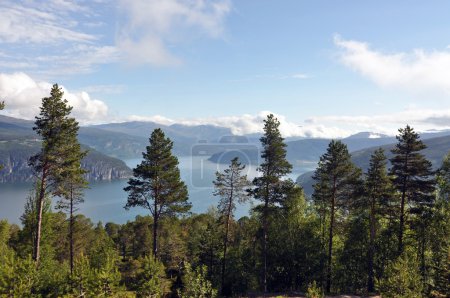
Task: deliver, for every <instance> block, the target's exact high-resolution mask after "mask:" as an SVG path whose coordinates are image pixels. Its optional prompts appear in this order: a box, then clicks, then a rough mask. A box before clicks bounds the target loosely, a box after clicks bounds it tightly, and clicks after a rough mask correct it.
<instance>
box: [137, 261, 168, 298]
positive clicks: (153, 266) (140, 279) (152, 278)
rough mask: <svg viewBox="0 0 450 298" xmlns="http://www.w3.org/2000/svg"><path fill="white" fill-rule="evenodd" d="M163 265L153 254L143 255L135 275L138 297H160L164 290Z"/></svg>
mask: <svg viewBox="0 0 450 298" xmlns="http://www.w3.org/2000/svg"><path fill="white" fill-rule="evenodd" d="M165 281H166V279H165V269H164V265H163V264H162V263H161V262H160V261H158V260H156V259H155V258H154V257H153V256H149V257H145V258H144V259H143V260H142V262H141V268H140V270H139V272H138V274H137V276H136V294H137V296H138V297H155V298H158V297H162V296H163V295H164V294H165V292H166V282H165Z"/></svg>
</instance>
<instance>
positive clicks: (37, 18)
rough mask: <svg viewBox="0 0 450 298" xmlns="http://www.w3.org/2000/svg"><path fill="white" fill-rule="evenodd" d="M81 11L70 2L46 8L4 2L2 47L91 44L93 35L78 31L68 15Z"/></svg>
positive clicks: (1, 7)
mask: <svg viewBox="0 0 450 298" xmlns="http://www.w3.org/2000/svg"><path fill="white" fill-rule="evenodd" d="M78 10H82V7H81V6H79V5H77V4H74V3H71V2H67V1H49V2H48V3H47V4H46V3H45V2H44V3H35V2H34V1H27V2H26V3H25V2H23V3H20V2H19V3H18V2H16V1H8V0H5V1H2V3H1V4H0V41H1V42H3V43H19V42H24V43H37V44H42V43H46V44H48V43H59V42H64V41H69V42H91V41H94V40H96V37H95V36H94V35H91V34H88V33H84V32H81V31H78V30H77V29H76V21H74V20H73V19H71V18H68V17H67V12H70V11H78Z"/></svg>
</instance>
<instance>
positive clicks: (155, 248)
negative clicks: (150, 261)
mask: <svg viewBox="0 0 450 298" xmlns="http://www.w3.org/2000/svg"><path fill="white" fill-rule="evenodd" d="M155 205H156V204H155ZM155 207H156V206H155ZM153 256H154V257H155V259H156V258H157V257H158V214H157V213H155V215H154V216H153Z"/></svg>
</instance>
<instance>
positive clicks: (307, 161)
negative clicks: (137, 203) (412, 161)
mask: <svg viewBox="0 0 450 298" xmlns="http://www.w3.org/2000/svg"><path fill="white" fill-rule="evenodd" d="M33 125H34V122H33V121H31V120H23V119H17V118H12V117H8V116H4V115H0V164H3V165H4V166H5V167H4V169H3V170H2V171H0V182H4V181H11V182H14V181H28V180H30V179H31V178H32V173H31V171H30V170H29V168H28V167H27V160H28V157H29V156H31V155H32V154H34V153H35V152H37V150H38V149H39V145H40V141H39V139H38V137H37V135H36V134H35V133H34V131H33V130H32V127H33ZM155 128H161V129H163V131H164V132H165V134H166V136H168V137H169V138H170V139H171V140H172V141H173V143H174V149H173V150H174V153H175V155H177V156H191V155H207V156H209V160H210V161H212V162H217V163H228V162H229V160H231V159H232V158H233V157H234V156H236V155H238V156H239V157H240V159H241V161H242V162H243V163H251V164H258V162H259V159H260V157H259V156H260V150H261V149H260V143H259V137H260V135H258V134H251V135H246V136H235V135H233V134H232V132H231V130H230V129H228V128H225V127H219V126H214V125H195V126H188V125H182V124H172V125H162V124H158V123H154V122H144V121H132V122H123V123H108V124H100V125H91V126H82V127H80V131H79V136H78V137H79V141H80V143H82V144H83V146H85V148H87V149H89V155H88V156H87V158H86V159H85V160H84V161H83V165H84V166H85V167H86V168H87V169H88V170H89V171H90V173H91V174H90V176H89V177H88V178H90V179H91V180H108V179H120V178H126V177H129V176H130V175H131V170H130V169H129V168H128V167H127V166H126V164H125V163H124V162H123V160H128V159H139V158H141V157H142V152H143V151H144V150H145V147H146V146H147V145H148V138H149V136H150V134H151V132H152V131H153V130H154V129H155ZM421 138H422V139H423V140H424V141H425V143H426V144H427V145H428V149H426V150H425V151H424V153H425V155H426V156H427V157H428V158H429V159H430V160H431V161H432V162H433V164H434V165H435V166H439V165H440V162H441V160H442V158H443V156H444V155H445V154H446V153H447V151H448V150H449V149H450V131H437V132H426V133H422V134H421ZM330 141H331V140H330V139H313V138H309V139H308V138H287V139H286V144H287V158H288V160H289V161H290V162H291V163H292V164H293V165H294V168H295V169H297V170H298V169H300V170H302V169H303V170H304V169H305V168H314V167H315V165H316V164H317V161H318V160H319V158H320V156H321V155H322V154H323V153H324V152H325V151H326V148H327V146H328V143H329V142H330ZM342 142H344V143H345V144H346V145H347V146H348V149H349V151H350V152H352V158H353V161H354V162H355V164H356V165H357V166H359V167H361V168H362V169H366V168H367V166H368V163H369V158H370V154H371V152H373V150H374V149H375V148H378V147H380V146H381V147H383V148H385V150H386V153H387V155H388V157H389V154H390V153H389V152H390V151H389V150H390V149H391V148H392V147H393V146H394V144H395V143H396V138H395V137H391V136H387V135H383V134H378V133H373V132H360V133H357V134H354V135H352V136H349V137H347V138H344V139H342ZM311 175H312V174H311V172H310V173H306V174H304V175H302V176H300V177H299V178H298V179H297V181H298V182H299V183H301V184H302V185H303V186H304V187H305V191H306V192H307V193H310V192H311V183H312V181H311V178H310V177H311Z"/></svg>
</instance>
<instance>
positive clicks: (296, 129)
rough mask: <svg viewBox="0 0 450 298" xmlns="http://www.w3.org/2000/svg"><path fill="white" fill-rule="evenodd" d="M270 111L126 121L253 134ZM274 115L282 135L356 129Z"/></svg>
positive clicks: (332, 134)
mask: <svg viewBox="0 0 450 298" xmlns="http://www.w3.org/2000/svg"><path fill="white" fill-rule="evenodd" d="M270 113H271V112H268V111H262V112H259V113H258V114H256V115H250V114H244V115H240V116H226V117H214V118H195V119H170V118H167V117H164V116H160V115H156V116H149V117H146V116H136V115H133V116H130V117H128V118H127V120H128V121H151V122H156V123H159V124H163V125H172V124H175V123H177V124H184V125H189V126H194V125H215V126H221V127H227V128H230V130H231V132H232V133H233V134H237V135H243V134H253V133H262V132H263V126H264V123H263V121H264V119H266V117H267V115H268V114H270ZM275 116H276V117H277V118H278V120H279V121H280V132H281V133H282V135H283V136H284V137H311V138H341V137H347V136H349V135H351V134H352V133H355V132H356V131H352V130H344V129H340V128H338V127H335V126H324V125H321V124H315V123H314V124H305V125H302V126H300V125H298V124H296V123H294V122H291V121H288V120H287V119H286V117H285V116H283V115H277V114H275Z"/></svg>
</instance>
